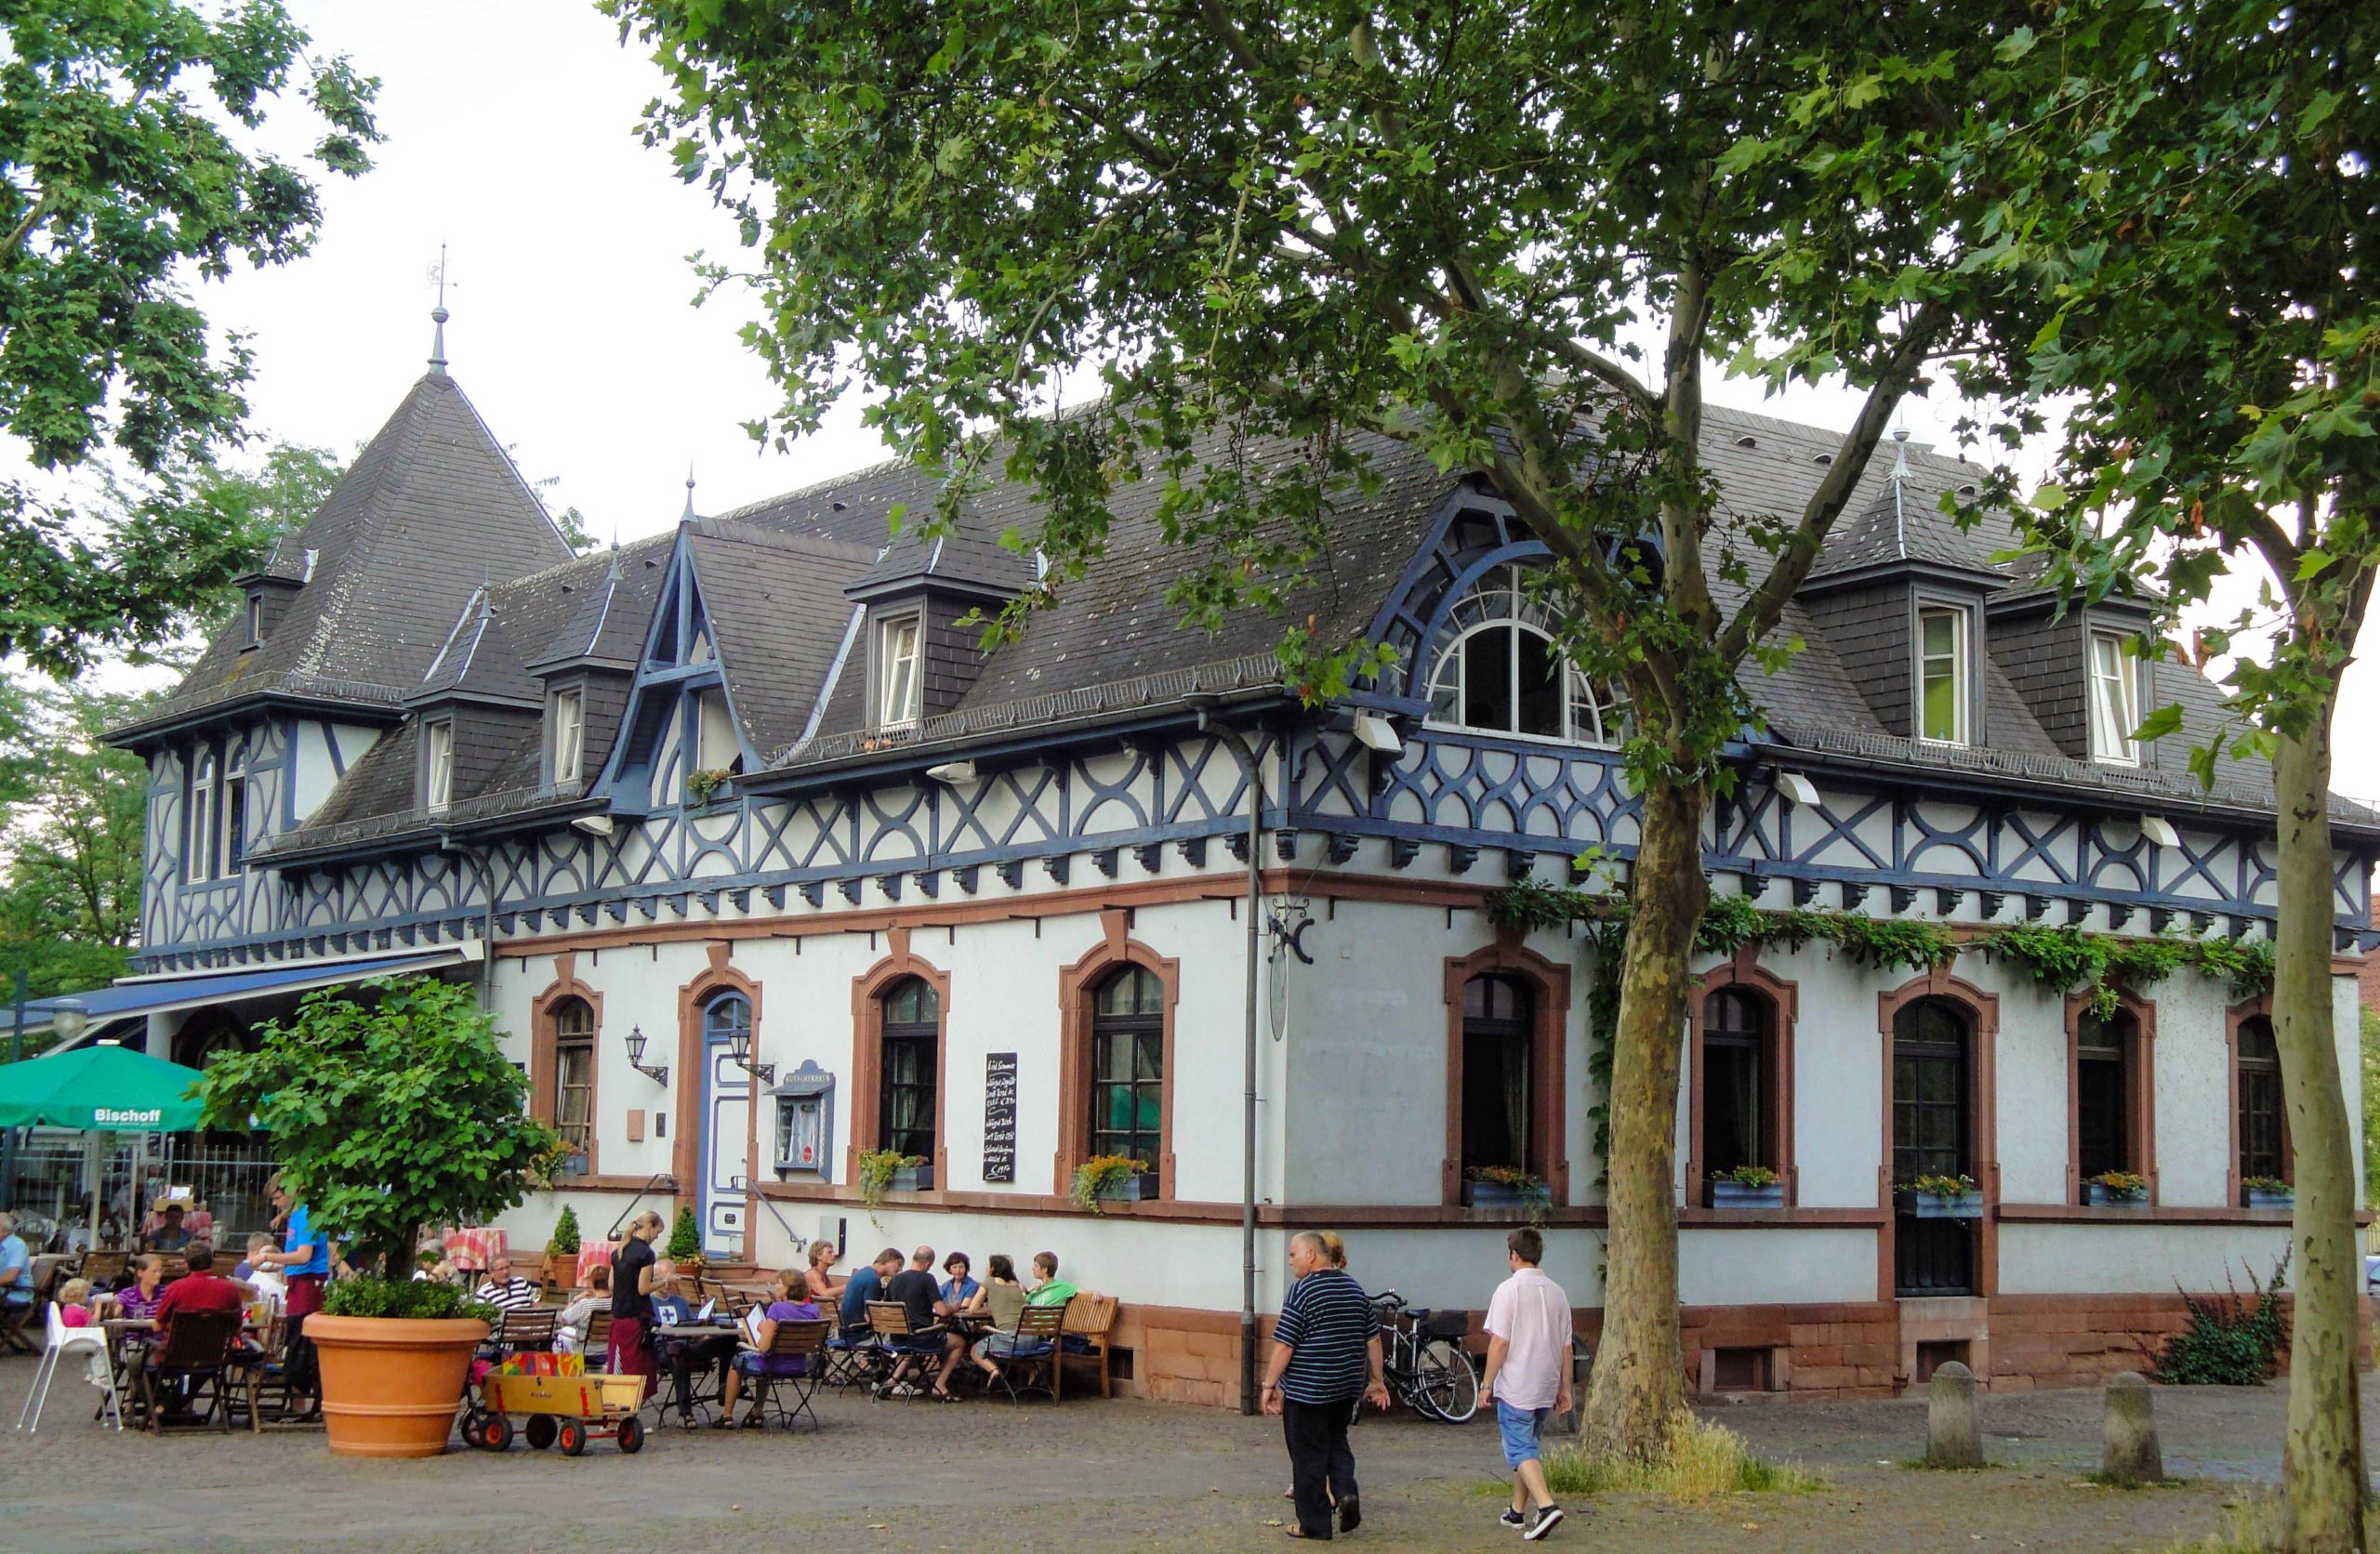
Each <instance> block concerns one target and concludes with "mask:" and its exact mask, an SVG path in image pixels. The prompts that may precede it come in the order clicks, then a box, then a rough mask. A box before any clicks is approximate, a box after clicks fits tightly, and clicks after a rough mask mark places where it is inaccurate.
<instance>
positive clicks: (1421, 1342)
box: [1372, 1290, 1479, 1425]
mask: <svg viewBox="0 0 2380 1554" xmlns="http://www.w3.org/2000/svg"><path fill="white" fill-rule="evenodd" d="M1372 1316H1373V1319H1374V1321H1375V1323H1376V1324H1377V1325H1378V1327H1379V1329H1380V1335H1381V1359H1382V1371H1383V1372H1384V1373H1385V1379H1386V1380H1387V1382H1388V1390H1389V1395H1390V1396H1391V1397H1393V1398H1395V1400H1396V1401H1397V1402H1399V1403H1404V1404H1406V1405H1407V1406H1408V1407H1409V1408H1411V1409H1412V1410H1413V1411H1414V1412H1415V1413H1417V1414H1420V1415H1421V1416H1422V1417H1424V1418H1429V1419H1435V1420H1437V1421H1438V1422H1439V1423H1441V1424H1448V1425H1460V1424H1461V1423H1463V1422H1464V1421H1466V1420H1468V1419H1469V1418H1470V1417H1471V1416H1473V1415H1474V1414H1476V1413H1478V1412H1479V1373H1478V1372H1477V1371H1476V1370H1474V1369H1473V1367H1472V1363H1471V1356H1469V1355H1467V1354H1465V1353H1463V1351H1462V1342H1461V1340H1462V1337H1463V1335H1464V1333H1466V1332H1467V1331H1469V1329H1470V1326H1471V1321H1470V1319H1469V1318H1468V1317H1466V1316H1465V1315H1464V1314H1463V1313H1462V1312H1461V1311H1431V1310H1427V1309H1425V1308H1421V1307H1415V1308H1412V1309H1410V1310H1408V1309H1407V1307H1406V1304H1405V1297H1403V1296H1401V1295H1398V1294H1397V1293H1396V1292H1395V1290H1382V1292H1381V1293H1380V1294H1378V1295H1376V1296H1374V1297H1372Z"/></svg>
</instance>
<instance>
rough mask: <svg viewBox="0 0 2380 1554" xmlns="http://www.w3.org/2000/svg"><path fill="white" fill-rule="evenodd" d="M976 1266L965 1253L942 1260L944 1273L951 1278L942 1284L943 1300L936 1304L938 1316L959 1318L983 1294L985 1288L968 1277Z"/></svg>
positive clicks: (956, 1253) (955, 1253) (952, 1254)
mask: <svg viewBox="0 0 2380 1554" xmlns="http://www.w3.org/2000/svg"><path fill="white" fill-rule="evenodd" d="M974 1266H975V1265H974V1263H973V1261H972V1260H971V1259H970V1258H968V1256H967V1254H966V1253H964V1252H953V1253H951V1254H950V1256H948V1257H946V1258H943V1259H942V1271H944V1272H945V1273H947V1274H948V1275H950V1277H948V1278H947V1279H945V1280H944V1281H943V1282H942V1286H941V1293H942V1298H941V1299H939V1300H937V1301H935V1302H934V1308H933V1310H934V1314H935V1315H936V1316H945V1317H949V1316H957V1315H958V1314H959V1312H961V1311H963V1310H966V1309H967V1308H968V1307H969V1306H970V1305H972V1304H973V1302H974V1299H975V1297H976V1296H978V1295H980V1294H982V1293H983V1289H984V1286H983V1285H981V1284H977V1283H976V1282H975V1281H974V1280H972V1279H971V1278H969V1277H968V1276H967V1275H968V1273H969V1272H970V1271H972V1269H973V1268H974Z"/></svg>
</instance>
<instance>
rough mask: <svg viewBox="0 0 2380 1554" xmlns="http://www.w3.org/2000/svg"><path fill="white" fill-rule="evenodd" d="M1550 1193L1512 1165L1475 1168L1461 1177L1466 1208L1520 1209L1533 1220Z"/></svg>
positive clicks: (1476, 1166)
mask: <svg viewBox="0 0 2380 1554" xmlns="http://www.w3.org/2000/svg"><path fill="white" fill-rule="evenodd" d="M1551 1201H1552V1194H1551V1193H1550V1192H1548V1191H1547V1189H1546V1186H1545V1183H1544V1182H1542V1181H1540V1179H1537V1178H1536V1177H1533V1176H1531V1175H1530V1174H1529V1173H1528V1172H1527V1171H1524V1170H1521V1169H1520V1168H1518V1167H1517V1166H1513V1165H1474V1166H1473V1167H1471V1169H1469V1170H1467V1171H1465V1172H1463V1174H1462V1206H1463V1207H1465V1208H1494V1209H1508V1210H1509V1209H1523V1210H1526V1211H1527V1214H1528V1217H1529V1218H1531V1219H1532V1220H1534V1219H1536V1218H1539V1217H1540V1215H1542V1214H1543V1213H1544V1212H1545V1207H1546V1205H1547V1204H1548V1203H1550V1202H1551Z"/></svg>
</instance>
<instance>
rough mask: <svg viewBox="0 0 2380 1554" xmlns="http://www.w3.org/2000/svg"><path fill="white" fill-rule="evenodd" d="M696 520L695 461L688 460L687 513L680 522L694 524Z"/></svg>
mask: <svg viewBox="0 0 2380 1554" xmlns="http://www.w3.org/2000/svg"><path fill="white" fill-rule="evenodd" d="M680 521H681V522H684V523H692V522H693V521H694V460H692V459H688V460H687V461H686V511H685V513H684V515H683V517H682V518H681V519H680Z"/></svg>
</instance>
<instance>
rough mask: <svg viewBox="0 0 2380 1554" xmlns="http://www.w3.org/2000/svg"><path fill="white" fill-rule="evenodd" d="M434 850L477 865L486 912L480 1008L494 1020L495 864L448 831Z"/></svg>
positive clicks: (481, 929) (481, 932) (482, 946)
mask: <svg viewBox="0 0 2380 1554" xmlns="http://www.w3.org/2000/svg"><path fill="white" fill-rule="evenodd" d="M438 850H439V851H441V852H451V853H453V854H454V855H455V856H456V857H457V858H460V859H462V860H464V861H465V862H467V863H474V864H477V865H478V867H479V875H480V899H481V900H482V901H483V902H485V903H486V906H487V912H486V915H485V916H484V918H483V922H482V924H481V928H480V1007H481V1008H483V1009H485V1010H486V1011H487V1014H488V1018H489V1019H491V1020H493V1019H495V1018H496V863H495V862H494V861H493V860H491V859H490V858H489V857H488V855H487V854H486V853H485V852H483V851H482V850H481V849H478V848H475V847H473V846H471V845H470V844H469V843H468V842H460V841H456V839H455V836H454V834H453V833H452V832H444V831H442V832H440V833H439V835H438Z"/></svg>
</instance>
